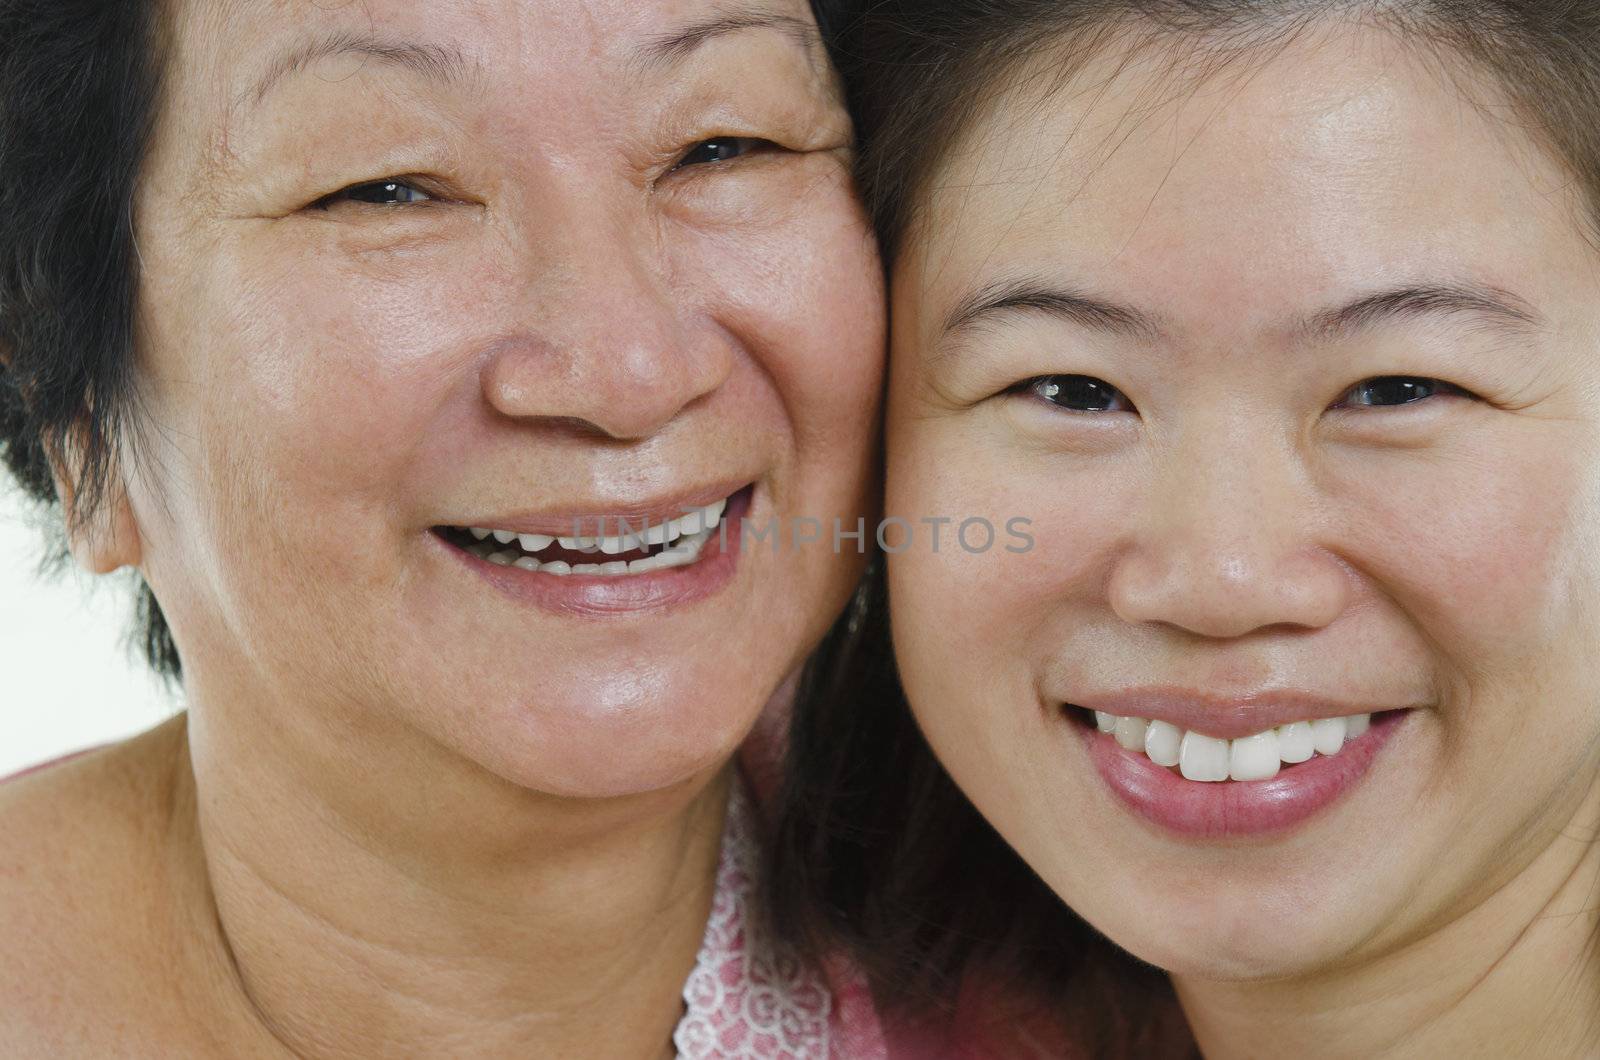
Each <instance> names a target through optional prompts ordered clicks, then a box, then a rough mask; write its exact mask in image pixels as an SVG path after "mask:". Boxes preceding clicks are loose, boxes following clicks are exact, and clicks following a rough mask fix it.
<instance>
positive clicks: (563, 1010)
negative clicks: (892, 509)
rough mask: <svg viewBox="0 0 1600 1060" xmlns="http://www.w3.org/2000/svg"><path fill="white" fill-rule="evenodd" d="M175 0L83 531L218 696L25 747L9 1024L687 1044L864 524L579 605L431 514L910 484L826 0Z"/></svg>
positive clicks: (1, 834)
mask: <svg viewBox="0 0 1600 1060" xmlns="http://www.w3.org/2000/svg"><path fill="white" fill-rule="evenodd" d="M171 18H172V23H171V27H172V32H173V38H174V52H173V54H172V55H171V56H170V59H169V67H168V81H167V85H166V98H165V100H164V104H163V112H162V116H161V121H160V126H159V130H158V135H157V139H156V143H155V145H154V149H153V152H152V155H151V157H150V159H149V162H148V166H147V169H146V171H145V174H144V177H143V181H142V184H141V193H140V196H139V199H138V203H137V220H138V225H139V231H140V240H139V247H140V253H141V260H142V266H143V285H142V290H141V300H140V321H141V327H142V331H141V335H140V349H139V361H138V379H139V383H140V388H141V398H142V404H141V406H140V408H141V412H142V414H143V416H144V419H143V420H142V421H141V423H140V426H141V431H140V433H139V435H138V443H137V444H131V445H130V446H129V447H127V449H126V451H125V453H124V460H123V467H124V468H125V469H126V472H125V474H124V475H123V479H122V481H121V491H120V492H121V498H120V502H119V503H118V504H116V505H114V506H113V507H112V508H110V509H108V510H107V511H106V512H105V513H104V514H103V516H102V517H101V518H100V519H99V520H97V521H96V522H95V523H94V524H93V525H91V526H89V527H88V528H86V530H85V531H84V533H82V534H80V535H78V537H77V538H76V540H75V541H74V542H73V545H74V551H75V553H76V555H77V556H78V558H79V560H80V561H81V562H82V563H83V564H84V565H85V566H87V567H89V568H91V569H93V570H96V571H102V572H104V571H111V570H114V569H117V568H126V567H136V568H138V569H139V570H140V571H141V572H142V573H143V575H144V576H145V577H146V578H147V579H148V580H149V582H150V584H151V585H152V586H153V588H154V590H155V593H156V595H157V597H158V598H159V600H160V602H161V605H162V607H163V608H164V610H165V612H166V615H167V616H168V618H169V620H170V621H171V623H172V627H173V629H174V632H175V635H176V638H177V642H178V644H179V647H180V649H181V651H182V655H183V660H184V663H185V679H184V692H185V699H186V703H187V707H188V709H187V712H186V713H185V714H184V715H182V716H180V717H179V718H177V719H175V720H174V721H173V722H171V723H169V724H167V725H164V726H162V727H161V728H159V729H157V730H155V731H153V732H151V733H149V734H147V735H146V736H144V737H141V738H139V739H136V740H133V741H131V742H129V743H126V744H122V745H118V746H116V747H113V748H110V749H108V750H104V751H101V752H97V753H95V754H93V755H91V756H88V757H87V758H84V759H79V760H77V761H74V762H69V763H67V764H64V765H61V766H58V767H56V768H53V769H50V770H46V771H44V772H42V773H39V774H36V775H34V776H30V777H26V778H24V779H21V780H18V781H14V782H12V783H11V784H8V785H6V787H5V788H4V789H0V939H3V940H4V946H5V949H6V960H5V961H4V962H0V1052H4V1053H5V1054H6V1055H7V1056H17V1057H30V1056H60V1055H79V1056H83V1055H163V1056H188V1055H194V1056H217V1055H228V1056H240V1057H243V1056H285V1055H298V1056H302V1057H331V1056H407V1055H417V1056H440V1055H453V1056H619V1057H620V1056H638V1057H649V1056H657V1055H670V1047H669V1044H668V1040H669V1037H670V1035H671V1032H672V1030H673V1027H674V1026H675V1024H676V1022H677V1020H678V1019H679V1017H680V1016H681V1014H682V1009H683V1006H682V1001H681V997H680V991H681V989H682V986H683V982H684V979H685V977H686V976H687V974H688V972H689V970H690V968H691V966H692V964H693V960H694V956H695V953H696V950H697V949H698V946H699V944H700V939H701V935H702V932H703V930H704V926H705V922H706V917H707V914H708V911H709V908H710V901H711V894H712V881H713V872H714V869H715V865H716V861H717V854H718V847H719V840H720V835H721V830H722V821H723V815H724V807H725V804H726V799H727V797H728V789H729V783H730V775H731V770H730V767H729V763H730V761H731V759H732V757H733V755H734V753H735V751H736V749H737V748H738V746H739V744H740V742H741V740H742V739H743V738H744V736H745V734H746V733H747V732H748V731H749V729H750V727H751V725H752V724H753V722H754V721H755V719H756V717H757V715H758V713H759V711H760V710H761V708H762V706H763V705H764V704H765V703H766V701H767V700H768V699H769V697H770V696H771V695H772V694H773V692H774V690H775V689H777V688H778V687H779V685H780V683H781V682H782V681H783V680H784V678H785V677H786V675H788V674H789V673H790V672H791V671H793V670H794V668H795V667H796V666H797V665H798V664H799V662H800V661H801V660H802V659H803V658H804V656H805V654H806V653H807V652H808V651H809V650H810V649H811V646H812V645H813V644H814V643H815V641H816V640H817V639H818V638H819V637H820V636H821V634H822V632H823V631H824V629H825V628H826V626H827V625H828V623H829V622H830V621H831V620H832V618H833V617H834V615H835V614H836V613H837V612H838V610H839V609H840V608H841V607H842V606H843V603H844V601H845V599H846V597H847V596H848V594H849V592H850V590H851V587H852V586H853V584H854V581H855V579H856V577H857V575H858V573H859V570H858V565H857V564H855V563H852V562H851V561H850V558H849V557H848V556H846V557H841V556H838V555H835V554H834V553H833V552H832V551H831V550H830V549H827V548H823V547H817V548H812V549H800V550H798V551H795V550H785V551H784V552H783V553H782V554H778V553H777V552H775V551H773V550H770V549H767V550H755V549H752V550H749V551H747V552H746V553H745V555H744V556H743V557H742V558H741V560H740V565H739V568H738V571H737V574H736V575H735V577H734V579H733V581H732V582H731V584H729V585H728V586H726V587H725V588H723V589H722V590H721V591H720V592H718V593H717V594H715V595H714V596H713V597H711V598H710V599H707V600H703V601H698V602H695V603H692V604H688V605H685V606H682V607H678V608H675V609H667V610H658V611H654V612H640V613H634V614H623V615H610V616H605V617H596V616H594V615H591V614H559V613H553V612H551V611H548V610H541V609H536V608H535V607H533V606H531V605H528V604H526V603H522V602H518V601H514V600H513V599H512V598H510V597H509V596H506V595H502V594H500V593H498V592H495V591H492V590H491V589H490V588H489V587H488V585H487V583H486V582H485V581H484V579H482V578H481V577H478V576H476V575H474V574H472V573H471V572H470V569H469V568H468V567H467V566H466V565H465V564H463V563H462V562H460V558H459V557H456V556H451V555H449V554H448V553H447V552H445V551H444V550H443V549H442V548H441V547H440V544H439V542H438V541H437V540H436V539H435V538H434V537H432V535H431V534H430V529H431V528H432V527H434V526H436V525H440V524H445V525H476V524H474V523H471V522H469V521H468V519H469V517H470V516H475V515H480V514H483V513H495V512H521V511H538V512H568V511H573V512H605V511H607V510H613V509H618V508H623V507H626V506H629V505H631V504H634V503H636V502H648V501H656V500H659V499H663V498H672V497H675V496H680V495H682V494H684V493H686V492H689V491H692V490H695V489H697V488H701V487H706V486H709V485H713V484H718V483H723V482H733V483H739V482H745V481H749V482H754V483H755V484H756V488H755V494H754V501H753V508H752V510H751V518H752V519H756V520H769V519H780V520H785V519H791V518H794V517H796V516H799V515H802V514H803V515H805V516H810V517H815V518H819V519H823V520H827V519H831V518H835V517H837V518H840V519H841V520H844V521H846V522H847V523H852V524H853V522H854V521H855V518H856V517H857V516H859V515H861V514H863V513H864V512H865V511H867V509H868V507H869V505H870V503H871V498H872V495H873V483H872V480H871V470H872V468H871V452H872V449H873V441H874V432H875V430H876V427H875V423H876V415H877V411H878V408H877V406H878V395H879V390H880V383H881V375H882V366H881V361H882V348H883V342H884V334H883V316H884V310H883V290H882V285H881V282H880V278H879V270H878V263H877V256H876V248H875V244H874V242H873V239H872V236H871V234H870V231H869V228H868V226H867V224H866V222H865V219H864V217H863V215H862V213H861V211H860V208H859V206H858V204H857V202H856V200H855V197H854V194H853V189H852V187H851V183H850V179H849V162H850V154H851V151H850V143H851V129H850V124H849V121H848V117H847V115H846V112H845V110H844V107H843V103H842V99H841V95H840V92H839V89H838V86H837V84H836V82H835V79H834V76H833V74H832V72H831V69H830V68H829V66H828V64H827V60H826V57H825V55H824V53H823V51H822V49H821V47H820V43H819V42H818V40H817V38H816V29H815V25H814V23H813V21H812V16H811V14H810V9H809V7H808V6H807V5H806V4H805V3H804V2H803V0H755V2H751V3H747V4H733V5H730V4H724V3H713V2H711V0H703V2H702V0H673V2H667V3H651V4H637V3H632V2H622V0H548V2H540V3H537V4H532V3H522V2H513V0H440V2H430V3H427V4H420V3H414V2H410V0H366V2H364V3H359V4H357V3H342V2H341V3H331V4H330V3H326V2H312V0H278V2H271V3H267V2H262V3H243V2H236V3H220V2H211V0H183V2H179V3H177V4H175V5H173V9H172V12H171ZM363 41H364V42H368V43H365V44H363V43H356V42H363ZM308 47H309V48H310V49H311V50H310V51H309V52H308V51H306V50H305V49H307V48H308ZM712 140H716V141H718V143H719V144H720V146H715V147H710V146H707V142H708V141H712ZM374 182H377V183H376V184H374ZM385 183H392V184H393V185H394V187H390V188H387V189H385V188H384V187H383V185H384V184H385ZM70 486H71V484H70V483H66V482H64V483H63V487H64V488H66V489H68V490H69V491H70ZM552 577H553V576H552ZM15 706H16V709H26V704H17V705H15ZM86 1014H92V1018H88V1019H86V1018H85V1015H86Z"/></svg>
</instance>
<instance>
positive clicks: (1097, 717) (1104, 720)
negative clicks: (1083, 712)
mask: <svg viewBox="0 0 1600 1060" xmlns="http://www.w3.org/2000/svg"><path fill="white" fill-rule="evenodd" d="M1094 727H1095V728H1097V729H1099V730H1100V731H1101V732H1116V731H1117V716H1116V715H1115V714H1107V713H1106V712H1105V711H1103V710H1097V711H1095V712H1094Z"/></svg>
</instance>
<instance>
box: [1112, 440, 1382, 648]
mask: <svg viewBox="0 0 1600 1060" xmlns="http://www.w3.org/2000/svg"><path fill="white" fill-rule="evenodd" d="M1309 491H1310V487H1309V486H1307V485H1306V484H1305V483H1303V482H1302V481H1301V476H1300V475H1299V474H1298V471H1297V468H1296V467H1295V466H1294V458H1293V457H1292V456H1291V455H1289V454H1286V453H1280V452H1274V451H1272V449H1271V447H1270V446H1253V447H1251V446H1245V447H1240V446H1218V447H1216V448H1212V449H1208V450H1206V451H1202V452H1195V451H1191V452H1190V453H1188V454H1186V455H1184V456H1182V457H1180V458H1177V459H1176V460H1175V461H1173V462H1172V463H1171V464H1170V465H1169V466H1168V469H1167V471H1166V473H1164V474H1162V475H1160V476H1158V478H1157V479H1156V481H1154V482H1153V483H1152V484H1151V486H1150V489H1149V493H1148V494H1147V499H1146V504H1145V505H1144V507H1143V509H1142V511H1141V513H1140V514H1139V515H1138V516H1136V517H1135V518H1136V522H1135V525H1134V526H1133V527H1131V528H1130V529H1131V535H1130V544H1129V546H1128V548H1127V549H1126V550H1125V551H1124V552H1123V553H1122V555H1121V556H1120V557H1119V559H1118V561H1117V564H1116V566H1115V568H1114V569H1113V571H1112V575H1111V579H1110V584H1109V595H1110V603H1111V607H1112V609H1113V611H1115V613H1116V614H1117V615H1118V616H1119V617H1120V618H1122V620H1123V621H1125V622H1130V623H1160V624H1164V625H1168V626H1172V627H1175V628H1178V629H1182V630H1185V631H1186V632H1189V633H1193V634H1196V635H1198V636H1204V637H1214V638H1230V637H1242V636H1245V635H1247V634H1250V633H1253V632H1256V631H1259V630H1263V629H1269V628H1272V627H1292V628H1300V629H1315V628H1319V627H1322V626H1326V625H1329V624H1331V623H1332V622H1333V621H1334V620H1335V619H1336V618H1338V617H1339V615H1340V614H1342V613H1343V612H1344V611H1345V609H1346V608H1347V607H1348V606H1349V604H1350V595H1351V583H1350V572H1349V570H1348V568H1347V567H1346V566H1345V565H1344V563H1343V562H1342V561H1341V560H1340V559H1339V558H1338V557H1337V556H1336V555H1335V554H1333V553H1332V552H1331V551H1329V550H1328V549H1327V547H1326V545H1325V543H1324V542H1322V541H1320V540H1319V538H1318V535H1317V533H1316V529H1315V526H1316V519H1315V500H1314V497H1312V496H1310V495H1309Z"/></svg>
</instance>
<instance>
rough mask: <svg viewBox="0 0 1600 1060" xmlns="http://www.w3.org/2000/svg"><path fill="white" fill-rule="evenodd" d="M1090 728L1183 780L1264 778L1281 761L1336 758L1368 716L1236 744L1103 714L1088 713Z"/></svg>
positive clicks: (1281, 729) (1285, 729)
mask: <svg viewBox="0 0 1600 1060" xmlns="http://www.w3.org/2000/svg"><path fill="white" fill-rule="evenodd" d="M1094 724H1095V728H1096V729H1099V730H1100V731H1101V732H1103V733H1105V734H1106V735H1108V736H1110V737H1111V738H1112V739H1114V740H1116V741H1117V743H1118V744H1120V745H1122V746H1123V747H1125V748H1127V749H1128V750H1130V751H1140V752H1143V753H1144V755H1145V757H1147V758H1149V759H1150V761H1152V762H1154V763H1155V764H1156V765H1158V766H1166V767H1168V768H1171V767H1174V766H1176V767H1177V769H1178V772H1179V773H1181V774H1183V776H1184V777H1185V778H1186V779H1188V780H1198V781H1205V782H1216V781H1223V780H1269V779H1271V778H1272V777H1275V776H1277V775H1278V770H1279V769H1280V768H1281V767H1282V766H1283V765H1284V764H1285V763H1287V764H1290V765H1293V764H1295V763H1298V762H1305V761H1309V760H1310V759H1311V758H1312V757H1313V756H1314V755H1318V754H1321V755H1334V754H1338V753H1339V751H1340V750H1341V749H1342V748H1343V747H1344V745H1345V744H1346V743H1348V742H1350V741H1351V740H1354V739H1355V738H1356V737H1358V736H1360V735H1361V734H1362V733H1364V732H1366V731H1367V729H1368V727H1369V726H1370V725H1371V724H1372V715H1370V714H1356V715H1353V716H1351V717H1347V718H1318V719H1316V720H1315V721H1297V722H1293V723H1291V724H1289V725H1280V726H1278V727H1277V728H1275V729H1267V730H1266V731H1265V732H1258V733H1256V734H1254V735H1253V736H1244V737H1241V738H1239V739H1237V740H1223V739H1218V738H1217V737H1215V736H1207V735H1205V734H1204V733H1199V732H1185V731H1184V730H1182V729H1180V728H1178V727H1177V726H1176V725H1173V724H1172V723H1171V722H1167V721H1161V720H1159V719H1157V720H1155V721H1148V720H1146V719H1144V718H1124V717H1118V716H1117V715H1115V714H1107V713H1106V712H1105V711H1103V710H1097V711H1095V712H1094Z"/></svg>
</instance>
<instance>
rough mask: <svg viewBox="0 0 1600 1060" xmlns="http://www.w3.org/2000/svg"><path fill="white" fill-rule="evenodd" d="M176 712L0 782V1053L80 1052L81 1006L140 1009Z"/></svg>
mask: <svg viewBox="0 0 1600 1060" xmlns="http://www.w3.org/2000/svg"><path fill="white" fill-rule="evenodd" d="M184 720H185V719H184V718H182V717H181V716H180V717H178V718H175V719H172V720H171V721H168V722H165V723H163V724H162V725H160V726H157V727H156V728H155V729H152V730H150V731H149V732H146V733H143V734H141V735H139V736H136V737H134V738H133V739H131V740H126V741H123V742H121V743H117V744H112V745H109V746H106V747H103V748H98V749H96V750H94V751H91V752H88V753H86V754H82V755H78V756H75V757H72V758H70V759H68V760H66V761H62V762H58V763H55V764H52V765H50V766H47V767H45V768H43V769H39V770H37V771H34V772H29V773H25V774H23V775H21V776H18V777H15V778H13V779H11V780H7V781H5V782H4V783H0V952H3V953H4V959H3V960H0V1054H3V1055H5V1056H8V1057H11V1056H19V1057H22V1056H34V1055H37V1056H47V1055H81V1054H80V1053H79V1052H78V1050H80V1049H81V1047H83V1046H84V1045H86V1044H88V1042H87V1041H86V1039H85V1038H84V1037H83V1036H82V1035H83V1034H84V1030H85V1028H84V1024H85V1016H86V1015H88V1014H91V1013H92V1014H95V1015H94V1016H93V1017H91V1018H93V1019H96V1020H98V1019H100V1018H101V1017H102V1016H103V1017H104V1018H105V1019H106V1020H109V1021H117V1022H121V1021H122V1018H121V1014H134V1013H138V1012H139V1011H141V1006H140V1005H139V1003H138V1000H137V994H138V992H139V977H140V972H139V969H140V968H143V969H144V972H143V975H144V976H145V977H146V983H145V986H146V987H149V986H152V985H154V984H153V983H150V982H149V981H148V979H149V977H150V975H151V970H152V969H155V968H159V960H158V958H157V953H156V950H157V945H158V943H157V940H158V938H159V933H158V932H157V931H155V930H153V929H152V916H151V912H152V910H153V909H154V908H155V905H154V903H155V902H156V901H158V898H157V895H156V893H155V892H156V890H157V887H156V881H157V880H158V879H159V876H160V873H159V871H158V859H159V858H160V853H161V849H162V847H161V838H160V837H161V835H162V833H163V832H164V830H165V829H166V827H167V820H168V819H169V817H170V814H169V813H168V812H167V811H166V810H165V809H164V800H165V802H167V803H169V802H170V791H171V774H172V768H171V764H170V763H171V762H172V760H173V759H172V752H173V750H174V746H175V741H177V746H181V740H182V735H183V724H184ZM151 993H153V994H155V995H157V996H159V993H160V991H159V990H156V991H152V992H151ZM124 1027H125V1030H132V1031H133V1034H131V1035H130V1037H132V1038H134V1039H137V1038H139V1037H141V1035H140V1034H139V1033H138V1031H137V1030H136V1029H134V1028H127V1027H126V1025H124Z"/></svg>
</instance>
